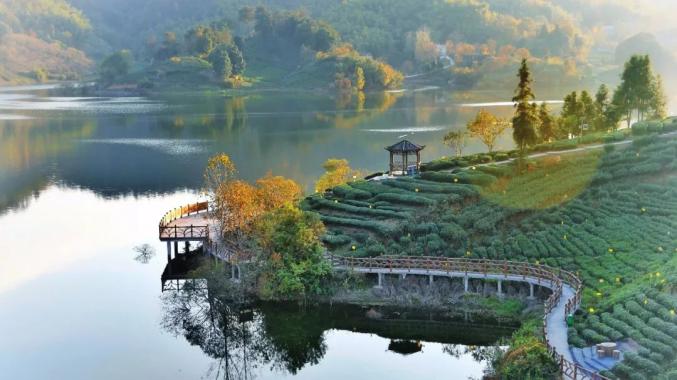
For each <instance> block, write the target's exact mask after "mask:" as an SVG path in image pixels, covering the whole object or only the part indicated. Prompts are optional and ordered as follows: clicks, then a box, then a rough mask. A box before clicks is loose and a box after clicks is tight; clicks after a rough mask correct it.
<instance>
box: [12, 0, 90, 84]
mask: <svg viewBox="0 0 677 380" xmlns="http://www.w3.org/2000/svg"><path fill="white" fill-rule="evenodd" d="M91 30H92V27H91V24H90V22H89V20H88V19H87V17H86V16H85V15H83V13H82V12H81V11H80V10H78V9H77V8H74V7H73V6H71V5H70V4H69V3H68V2H67V1H65V0H0V84H3V83H20V82H25V81H30V80H42V79H45V77H46V76H47V75H49V76H50V77H52V78H53V79H62V80H63V79H69V78H76V77H77V76H78V75H79V74H80V73H83V72H86V71H87V70H89V69H90V68H91V67H92V61H91V60H90V59H89V58H88V57H87V55H86V53H84V52H83V51H82V50H83V49H84V48H85V47H86V46H85V45H86V41H87V39H88V36H89V34H90V31H91Z"/></svg>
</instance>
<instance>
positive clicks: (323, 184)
mask: <svg viewBox="0 0 677 380" xmlns="http://www.w3.org/2000/svg"><path fill="white" fill-rule="evenodd" d="M322 167H323V168H324V170H325V173H324V174H323V175H322V176H321V177H320V179H318V180H317V182H316V183H315V191H316V192H322V191H324V190H326V189H331V188H334V187H336V186H338V185H342V184H344V183H346V182H348V181H350V180H353V179H356V178H358V177H360V176H361V173H360V171H358V170H355V169H352V168H351V167H350V165H349V163H348V160H346V159H339V158H330V159H328V160H327V161H325V162H324V164H322Z"/></svg>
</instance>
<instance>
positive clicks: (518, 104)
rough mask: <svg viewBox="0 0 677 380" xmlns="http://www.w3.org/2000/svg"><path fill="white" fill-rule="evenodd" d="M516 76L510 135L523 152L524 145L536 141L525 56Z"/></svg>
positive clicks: (533, 112) (535, 121)
mask: <svg viewBox="0 0 677 380" xmlns="http://www.w3.org/2000/svg"><path fill="white" fill-rule="evenodd" d="M517 77H518V78H519V83H518V84H517V89H516V90H515V96H514V97H513V98H512V101H513V102H515V116H513V118H512V128H513V133H512V136H513V139H514V140H515V143H516V144H517V146H518V147H519V149H520V152H521V153H522V154H524V151H525V149H526V147H527V146H528V145H532V144H534V143H535V142H536V139H537V135H536V125H537V124H538V117H537V115H536V106H535V104H531V103H530V102H531V101H533V100H534V98H535V97H534V93H533V91H532V90H531V83H532V79H531V72H530V71H529V66H528V65H527V60H526V58H523V59H522V64H521V65H520V68H519V71H518V73H517Z"/></svg>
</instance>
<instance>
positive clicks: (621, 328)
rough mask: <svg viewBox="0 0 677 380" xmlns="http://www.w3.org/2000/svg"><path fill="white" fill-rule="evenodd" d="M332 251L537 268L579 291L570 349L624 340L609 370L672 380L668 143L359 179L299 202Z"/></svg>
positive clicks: (675, 223) (676, 185)
mask: <svg viewBox="0 0 677 380" xmlns="http://www.w3.org/2000/svg"><path fill="white" fill-rule="evenodd" d="M304 205H305V207H306V208H308V209H312V210H315V211H317V212H318V213H320V215H321V217H322V220H323V221H324V223H325V224H326V225H327V229H328V231H329V232H328V233H327V235H326V236H325V237H324V241H325V244H326V245H327V247H328V248H329V249H330V250H331V251H332V252H333V253H335V254H345V255H355V256H376V255H383V254H388V255H412V256H416V255H441V256H452V257H460V256H466V257H474V258H489V259H505V260H518V261H530V262H533V263H543V264H547V265H551V266H555V267H561V268H565V269H567V270H571V271H575V272H577V273H578V274H579V276H580V277H581V278H582V279H583V281H584V283H585V290H584V298H583V302H582V305H581V310H580V312H579V313H578V315H577V316H576V323H575V327H574V328H570V330H569V343H570V344H572V345H576V346H585V345H590V344H593V343H597V342H602V341H610V340H621V339H630V340H632V341H634V342H635V343H636V346H637V347H638V350H637V352H635V353H628V354H626V355H625V359H624V360H623V361H622V362H621V363H620V364H618V365H616V367H614V369H613V371H612V372H611V373H607V374H606V375H608V376H610V377H617V378H622V379H653V378H666V379H673V378H677V360H676V359H675V358H676V355H675V353H676V352H677V316H675V311H676V310H677V286H676V285H677V235H676V234H677V137H675V136H657V135H650V136H646V137H638V138H636V140H634V141H633V142H632V143H630V144H626V145H623V146H615V147H614V146H606V147H605V149H597V150H590V151H583V152H577V153H570V154H566V155H561V156H560V155H549V156H547V157H544V158H540V159H538V160H527V161H526V162H524V161H522V162H519V163H516V162H515V163H510V164H504V165H486V166H471V167H466V168H463V169H456V170H454V171H451V172H449V171H427V172H423V173H422V174H421V175H420V176H417V177H413V178H412V177H406V178H397V179H390V180H384V181H357V182H353V183H350V184H347V185H342V186H339V187H336V188H334V189H333V191H332V192H329V193H326V194H322V195H315V196H311V197H309V198H307V199H306V200H305V201H304Z"/></svg>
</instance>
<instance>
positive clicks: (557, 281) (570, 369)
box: [329, 256, 609, 380]
mask: <svg viewBox="0 0 677 380" xmlns="http://www.w3.org/2000/svg"><path fill="white" fill-rule="evenodd" d="M329 259H330V261H331V262H332V264H333V265H334V266H336V267H343V268H346V269H351V268H352V269H354V268H360V269H374V270H377V269H386V270H398V271H401V270H408V271H420V270H424V271H442V272H448V273H449V275H451V274H452V273H465V274H467V273H481V274H485V275H489V274H491V275H505V276H506V277H507V276H511V277H512V278H511V279H510V280H513V281H514V277H522V279H523V280H525V281H526V279H527V277H529V278H532V279H536V280H537V282H538V283H541V282H542V283H543V284H544V286H547V287H549V288H550V289H551V290H552V294H551V295H550V297H548V299H547V300H546V301H545V304H544V309H545V314H544V316H543V333H544V336H545V344H546V346H547V348H548V351H549V352H550V354H551V355H552V357H553V358H554V359H555V361H556V362H557V363H558V364H559V368H560V371H561V373H562V375H563V376H564V378H567V379H573V380H609V379H608V378H607V377H604V376H602V375H599V374H597V373H596V372H592V371H590V370H587V369H585V368H583V367H581V366H580V365H578V364H576V363H573V362H571V361H569V360H567V359H566V358H565V357H564V356H563V355H562V354H560V353H558V352H557V350H556V349H555V347H554V346H552V345H551V344H550V342H549V341H548V338H547V332H548V315H549V314H550V313H551V312H552V310H553V309H554V308H555V307H556V306H557V305H558V304H559V302H560V300H561V298H562V291H563V285H564V284H566V285H567V286H568V287H570V288H571V289H573V290H574V295H573V297H571V298H570V299H569V300H568V301H567V303H566V305H565V306H564V315H562V318H563V319H565V318H566V316H567V315H569V314H572V313H573V312H575V311H576V309H578V306H579V304H580V300H581V292H582V282H581V280H580V279H579V278H578V276H576V275H575V274H574V273H571V272H569V271H565V270H562V269H556V268H553V267H550V266H547V265H540V264H530V263H525V262H515V261H503V260H484V259H466V258H448V257H397V256H379V257H343V256H340V257H339V256H329Z"/></svg>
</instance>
